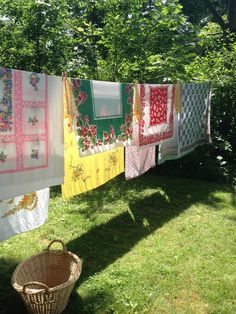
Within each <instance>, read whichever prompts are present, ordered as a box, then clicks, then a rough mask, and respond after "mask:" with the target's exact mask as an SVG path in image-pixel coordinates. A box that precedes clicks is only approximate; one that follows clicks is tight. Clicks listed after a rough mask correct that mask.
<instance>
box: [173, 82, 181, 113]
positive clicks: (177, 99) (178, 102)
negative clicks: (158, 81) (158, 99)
mask: <svg viewBox="0 0 236 314" xmlns="http://www.w3.org/2000/svg"><path fill="white" fill-rule="evenodd" d="M174 107H175V111H176V112H177V113H180V112H181V111H182V85H181V84H179V83H178V84H175V97H174Z"/></svg>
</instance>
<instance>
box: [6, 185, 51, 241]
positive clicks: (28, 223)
mask: <svg viewBox="0 0 236 314" xmlns="http://www.w3.org/2000/svg"><path fill="white" fill-rule="evenodd" d="M48 203H49V188H46V189H41V190H38V191H36V192H30V193H26V194H24V195H21V196H17V197H14V198H8V199H5V200H2V201H0V204H1V206H0V241H3V240H6V239H8V238H10V237H12V236H14V235H16V234H19V233H22V232H26V231H29V230H33V229H35V228H38V227H40V226H41V225H42V224H44V222H45V221H46V219H47V217H48Z"/></svg>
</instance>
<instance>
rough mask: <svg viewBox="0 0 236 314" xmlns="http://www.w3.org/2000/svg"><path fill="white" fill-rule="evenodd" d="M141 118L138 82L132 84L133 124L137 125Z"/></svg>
mask: <svg viewBox="0 0 236 314" xmlns="http://www.w3.org/2000/svg"><path fill="white" fill-rule="evenodd" d="M141 117H142V110H141V99H140V95H139V86H138V81H135V82H134V97H133V122H134V123H139V121H140V120H141Z"/></svg>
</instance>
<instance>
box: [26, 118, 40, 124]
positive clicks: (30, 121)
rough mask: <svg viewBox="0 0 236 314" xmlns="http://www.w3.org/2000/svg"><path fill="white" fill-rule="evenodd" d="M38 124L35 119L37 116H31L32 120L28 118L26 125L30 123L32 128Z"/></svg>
mask: <svg viewBox="0 0 236 314" xmlns="http://www.w3.org/2000/svg"><path fill="white" fill-rule="evenodd" d="M38 122H39V120H38V119H37V116H33V118H31V117H29V119H28V123H30V124H31V125H32V126H34V125H36V124H37V123H38Z"/></svg>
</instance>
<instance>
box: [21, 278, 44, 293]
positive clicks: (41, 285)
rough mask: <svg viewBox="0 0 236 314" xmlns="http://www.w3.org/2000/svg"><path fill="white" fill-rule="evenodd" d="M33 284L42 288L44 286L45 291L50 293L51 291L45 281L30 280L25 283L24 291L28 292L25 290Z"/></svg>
mask: <svg viewBox="0 0 236 314" xmlns="http://www.w3.org/2000/svg"><path fill="white" fill-rule="evenodd" d="M32 285H36V286H39V287H40V288H42V289H43V290H44V292H46V293H48V291H49V287H48V286H47V285H45V284H44V283H41V282H38V281H30V282H27V283H25V284H24V286H23V293H26V292H25V290H26V288H27V287H28V286H32Z"/></svg>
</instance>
